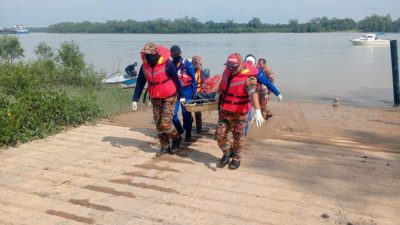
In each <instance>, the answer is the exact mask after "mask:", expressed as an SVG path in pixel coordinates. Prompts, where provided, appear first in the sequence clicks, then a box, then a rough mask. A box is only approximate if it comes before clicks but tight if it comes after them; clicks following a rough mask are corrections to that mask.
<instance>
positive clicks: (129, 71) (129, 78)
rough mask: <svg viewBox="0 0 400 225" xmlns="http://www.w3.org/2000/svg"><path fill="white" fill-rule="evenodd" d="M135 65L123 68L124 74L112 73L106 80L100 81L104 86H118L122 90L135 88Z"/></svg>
mask: <svg viewBox="0 0 400 225" xmlns="http://www.w3.org/2000/svg"><path fill="white" fill-rule="evenodd" d="M136 66H137V63H134V64H132V65H129V66H127V67H126V68H125V71H124V72H121V71H118V72H115V73H112V74H111V75H110V76H108V77H107V78H106V79H104V80H102V83H104V84H120V85H122V87H124V88H132V87H135V86H136V81H137V72H136V70H135V67H136Z"/></svg>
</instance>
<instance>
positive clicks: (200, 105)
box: [182, 93, 218, 112]
mask: <svg viewBox="0 0 400 225" xmlns="http://www.w3.org/2000/svg"><path fill="white" fill-rule="evenodd" d="M182 105H183V106H185V107H186V110H187V111H188V112H204V111H214V110H217V109H218V103H217V102H216V101H215V93H210V94H199V95H197V96H196V98H195V99H193V100H189V101H186V102H183V103H182Z"/></svg>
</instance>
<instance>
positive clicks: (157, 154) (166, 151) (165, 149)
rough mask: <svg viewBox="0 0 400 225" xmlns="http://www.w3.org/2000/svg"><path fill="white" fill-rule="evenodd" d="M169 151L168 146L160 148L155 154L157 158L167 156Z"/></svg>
mask: <svg viewBox="0 0 400 225" xmlns="http://www.w3.org/2000/svg"><path fill="white" fill-rule="evenodd" d="M169 151H170V148H169V146H168V147H161V149H160V150H159V151H158V152H157V153H156V156H157V157H160V156H162V155H165V154H167V153H168V152H169Z"/></svg>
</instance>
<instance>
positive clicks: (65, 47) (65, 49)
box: [57, 41, 86, 73]
mask: <svg viewBox="0 0 400 225" xmlns="http://www.w3.org/2000/svg"><path fill="white" fill-rule="evenodd" d="M57 59H58V61H59V62H60V63H61V64H62V65H64V66H66V67H69V68H71V69H73V70H74V71H75V72H78V73H79V72H81V71H82V69H83V68H85V66H86V65H85V60H84V56H83V53H82V52H81V51H80V49H79V46H78V44H76V43H75V42H74V41H65V42H62V43H61V44H60V49H59V50H58V57H57Z"/></svg>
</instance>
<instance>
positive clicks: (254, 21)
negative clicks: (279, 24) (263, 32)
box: [247, 17, 263, 29]
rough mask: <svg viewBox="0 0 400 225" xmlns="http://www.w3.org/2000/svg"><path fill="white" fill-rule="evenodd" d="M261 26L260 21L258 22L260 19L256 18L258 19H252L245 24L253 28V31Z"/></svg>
mask: <svg viewBox="0 0 400 225" xmlns="http://www.w3.org/2000/svg"><path fill="white" fill-rule="evenodd" d="M262 25H263V24H262V23H261V20H260V18H258V17H253V18H252V19H251V20H250V21H249V22H248V23H247V26H249V27H252V28H255V29H257V28H261V27H262Z"/></svg>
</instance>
